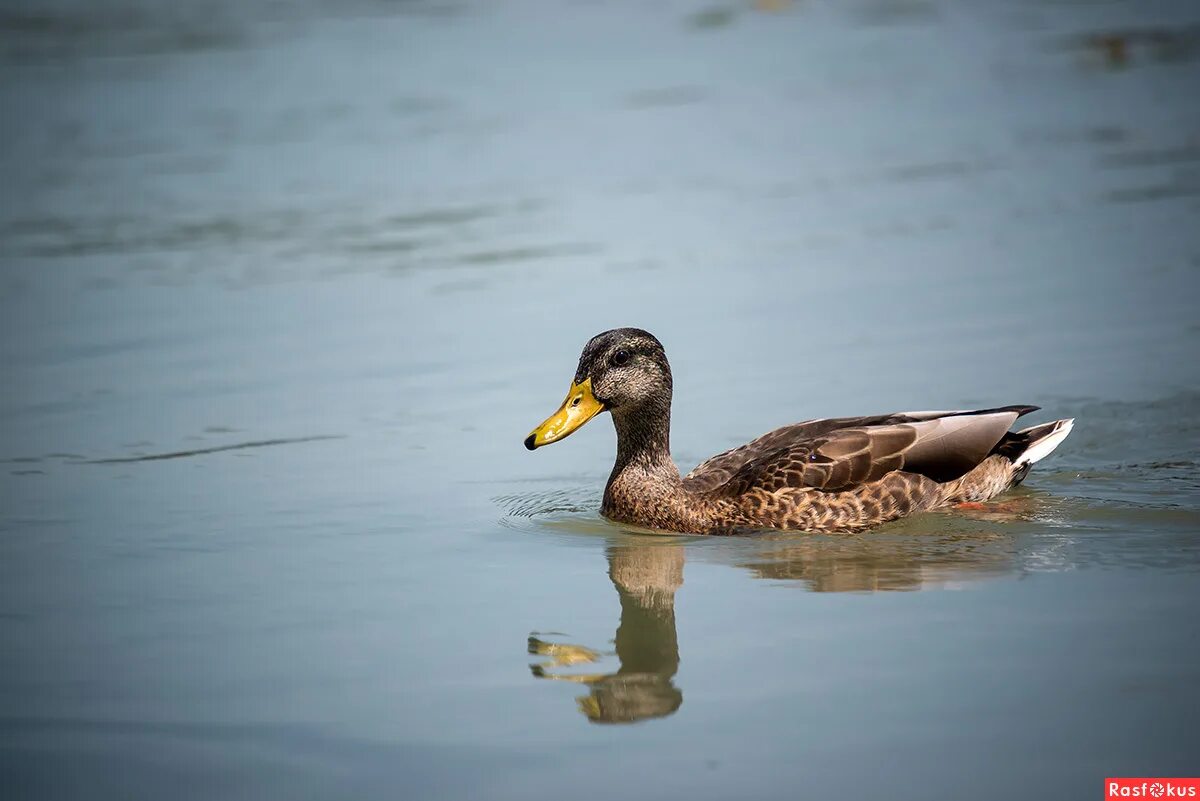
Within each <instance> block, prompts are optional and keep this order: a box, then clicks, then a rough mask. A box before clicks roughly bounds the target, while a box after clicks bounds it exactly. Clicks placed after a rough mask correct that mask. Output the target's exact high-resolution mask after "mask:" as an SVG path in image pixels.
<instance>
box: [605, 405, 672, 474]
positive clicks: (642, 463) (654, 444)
mask: <svg viewBox="0 0 1200 801" xmlns="http://www.w3.org/2000/svg"><path fill="white" fill-rule="evenodd" d="M612 418H613V425H614V426H615V427H616V429H617V463H616V464H615V465H613V472H612V476H611V477H610V479H609V481H610V483H611V480H612V478H614V477H616V476H618V475H621V474H622V473H625V472H630V471H633V472H637V473H639V474H649V475H652V476H660V477H663V478H667V477H674V479H675V480H676V481H678V480H679V469H678V468H676V467H675V462H674V461H672V460H671V403H670V401H666V402H665V403H664V402H653V401H652V402H649V403H647V404H645V405H643V406H640V407H638V408H636V409H630V410H625V409H615V410H614V411H613V413H612Z"/></svg>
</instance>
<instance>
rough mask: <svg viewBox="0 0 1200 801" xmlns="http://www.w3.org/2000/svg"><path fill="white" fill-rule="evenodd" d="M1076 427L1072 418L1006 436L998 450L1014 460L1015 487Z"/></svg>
mask: <svg viewBox="0 0 1200 801" xmlns="http://www.w3.org/2000/svg"><path fill="white" fill-rule="evenodd" d="M1074 427H1075V418H1073V417H1072V418H1067V419H1066V420H1055V421H1054V422H1053V423H1043V424H1042V425H1040V426H1033V427H1032V428H1026V429H1022V430H1021V431H1017V432H1015V433H1012V434H1009V435H1008V436H1006V437H1005V438H1004V441H1003V442H1001V443H1000V445H999V446H998V447H997V449H996V450H997V451H998V452H1000V453H1001V454H1003V455H1005V456H1007V457H1008V458H1010V459H1012V463H1013V481H1012V483H1013V486H1016V485H1017V484H1020V483H1021V480H1022V479H1023V478H1025V476H1026V475H1027V474H1028V473H1029V470H1030V468H1031V467H1033V465H1034V464H1036V463H1037V462H1040V461H1041V460H1042V459H1045V458H1046V457H1047V456H1049V455H1050V454H1051V453H1053V451H1054V449H1055V448H1057V447H1058V446H1059V443H1061V442H1062V441H1063V440H1064V439H1066V438H1067V435H1068V434H1070V433H1071V429H1072V428H1074Z"/></svg>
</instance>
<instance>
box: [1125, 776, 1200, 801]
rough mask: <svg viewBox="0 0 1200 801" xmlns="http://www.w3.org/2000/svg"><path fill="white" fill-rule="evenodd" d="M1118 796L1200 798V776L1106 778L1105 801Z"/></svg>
mask: <svg viewBox="0 0 1200 801" xmlns="http://www.w3.org/2000/svg"><path fill="white" fill-rule="evenodd" d="M1118 798H1196V799H1198V800H1200V778H1192V779H1164V778H1153V779H1146V778H1137V779H1105V780H1104V801H1113V799H1118Z"/></svg>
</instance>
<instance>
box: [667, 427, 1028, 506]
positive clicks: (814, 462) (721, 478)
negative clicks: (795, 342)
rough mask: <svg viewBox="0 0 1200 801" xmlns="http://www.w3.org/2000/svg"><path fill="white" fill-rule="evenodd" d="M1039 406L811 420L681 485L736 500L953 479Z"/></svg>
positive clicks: (736, 452) (733, 453)
mask: <svg viewBox="0 0 1200 801" xmlns="http://www.w3.org/2000/svg"><path fill="white" fill-rule="evenodd" d="M1036 408H1037V407H1033V406H1009V407H1004V408H999V409H983V410H979V411H949V412H902V413H897V414H891V415H879V416H876V417H857V418H836V419H830V420H811V421H808V422H805V423H797V424H795V425H792V426H785V427H784V428H780V429H776V430H775V431H772V432H770V433H769V434H766V435H764V436H762V437H759V438H758V439H756V440H754V441H753V442H751V443H748V444H747V445H743V446H742V447H740V448H734V449H733V450H730V451H726V452H725V453H723V454H720V455H718V456H714V457H713V458H712V459H709V460H708V461H706V462H705V463H704V464H702V465H700V466H699V467H697V468H696V469H695V470H693V471H692V472H691V473H689V474H688V476H687V478H686V479H684V482H685V486H686V487H687V488H688V489H689V490H691V491H693V492H703V491H707V490H716V491H719V492H721V494H729V495H737V494H740V493H742V492H746V491H747V490H749V489H751V488H761V489H765V490H767V491H774V490H777V489H782V488H784V487H813V488H817V489H823V490H830V491H834V490H838V491H840V490H846V489H851V488H853V487H855V486H859V485H861V484H866V483H869V482H871V481H876V480H878V479H879V478H881V477H882V476H884V475H886V474H887V473H890V472H891V471H893V470H905V471H908V472H912V473H920V474H921V475H925V476H928V477H929V478H932V479H934V480H935V481H949V480H951V479H954V478H957V477H959V476H961V475H963V474H965V473H966V472H968V471H969V470H971V468H973V467H975V466H976V465H977V464H979V463H980V462H981V461H983V460H984V459H985V458H986V457H987V455H988V454H989V453H990V452H991V451H992V449H993V448H994V447H995V446H996V444H997V443H998V442H1000V440H1001V438H1002V437H1003V436H1004V434H1005V433H1006V432H1007V431H1008V429H1009V427H1010V426H1011V425H1012V424H1013V422H1014V421H1015V420H1016V419H1017V418H1018V417H1019V416H1021V415H1022V414H1025V413H1027V412H1030V411H1033V410H1034V409H1036Z"/></svg>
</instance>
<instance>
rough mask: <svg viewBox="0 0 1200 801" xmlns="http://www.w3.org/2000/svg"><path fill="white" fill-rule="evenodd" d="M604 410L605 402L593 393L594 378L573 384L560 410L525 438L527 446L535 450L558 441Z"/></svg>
mask: <svg viewBox="0 0 1200 801" xmlns="http://www.w3.org/2000/svg"><path fill="white" fill-rule="evenodd" d="M602 411H604V404H603V403H601V402H600V401H598V400H596V396H595V395H593V394H592V379H590V378H588V379H585V380H584V381H583V382H582V383H579V384H572V385H571V391H570V392H568V393H567V399H566V400H564V401H563V403H562V406H559V407H558V411H557V412H555V413H554V414H552V415H550V416H549V417H547V418H546V421H545V422H544V423H542V424H541V425H540V426H538V427H537V428H535V429H533V431H531V432H530V434H529V436H528V437H526V438H525V447H526V448H529V450H533V449H534V448H537V447H540V446H542V445H549V444H550V443H551V442H558V441H559V440H560V439H562V438H563V437H565V436H568V435H569V434H571V433H573V432H574V431H575V430H576V429H577V428H579V427H580V426H582V425H583V424H584V423H586V422H587V421H588V420H591V419H592V418H593V417H595V416H596V415H598V414H600V412H602Z"/></svg>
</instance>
